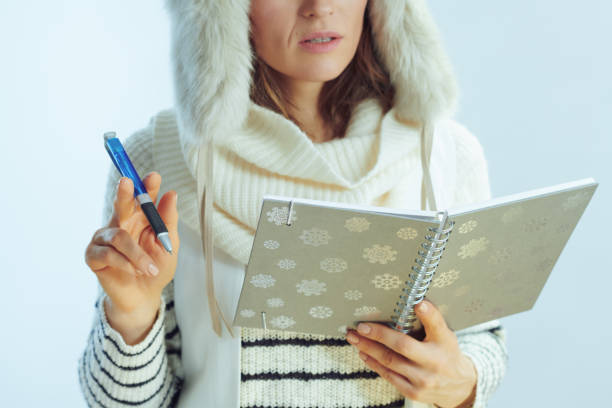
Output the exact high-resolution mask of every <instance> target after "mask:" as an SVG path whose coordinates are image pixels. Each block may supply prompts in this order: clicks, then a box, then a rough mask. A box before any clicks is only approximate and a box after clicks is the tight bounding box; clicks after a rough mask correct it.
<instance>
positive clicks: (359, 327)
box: [357, 323, 372, 334]
mask: <svg viewBox="0 0 612 408" xmlns="http://www.w3.org/2000/svg"><path fill="white" fill-rule="evenodd" d="M370 330H372V328H371V327H370V326H368V325H367V324H364V323H359V325H357V331H358V332H359V333H361V334H368V333H369V332H370Z"/></svg>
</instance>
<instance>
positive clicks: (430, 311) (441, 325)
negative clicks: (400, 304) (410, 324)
mask: <svg viewBox="0 0 612 408" xmlns="http://www.w3.org/2000/svg"><path fill="white" fill-rule="evenodd" d="M414 309H415V312H416V315H417V317H418V319H419V320H420V321H421V323H422V324H423V327H424V328H425V333H426V337H425V341H435V342H439V343H444V342H448V341H449V340H450V339H451V337H452V334H453V333H452V331H451V330H450V329H449V328H448V326H447V325H446V320H444V316H442V313H440V311H439V310H438V308H436V307H435V306H434V304H433V303H431V302H430V301H428V300H422V301H421V302H419V303H418V304H417V305H416V306H415V308H414Z"/></svg>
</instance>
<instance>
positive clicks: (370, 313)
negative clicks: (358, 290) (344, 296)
mask: <svg viewBox="0 0 612 408" xmlns="http://www.w3.org/2000/svg"><path fill="white" fill-rule="evenodd" d="M379 314H380V310H378V309H377V308H376V306H361V307H358V308H357V309H355V312H354V313H353V315H355V316H357V317H365V316H367V317H374V316H377V315H379Z"/></svg>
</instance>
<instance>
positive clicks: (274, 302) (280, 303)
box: [266, 298, 285, 307]
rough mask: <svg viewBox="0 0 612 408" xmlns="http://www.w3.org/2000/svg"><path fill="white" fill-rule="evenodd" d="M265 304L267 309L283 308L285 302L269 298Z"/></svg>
mask: <svg viewBox="0 0 612 408" xmlns="http://www.w3.org/2000/svg"><path fill="white" fill-rule="evenodd" d="M266 304H267V305H268V307H283V306H285V301H284V300H283V299H281V298H270V299H268V300H266Z"/></svg>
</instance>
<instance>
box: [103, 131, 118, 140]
mask: <svg viewBox="0 0 612 408" xmlns="http://www.w3.org/2000/svg"><path fill="white" fill-rule="evenodd" d="M113 137H117V133H116V132H106V133H104V141H105V142H106V141H107V140H108V139H112V138H113Z"/></svg>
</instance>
